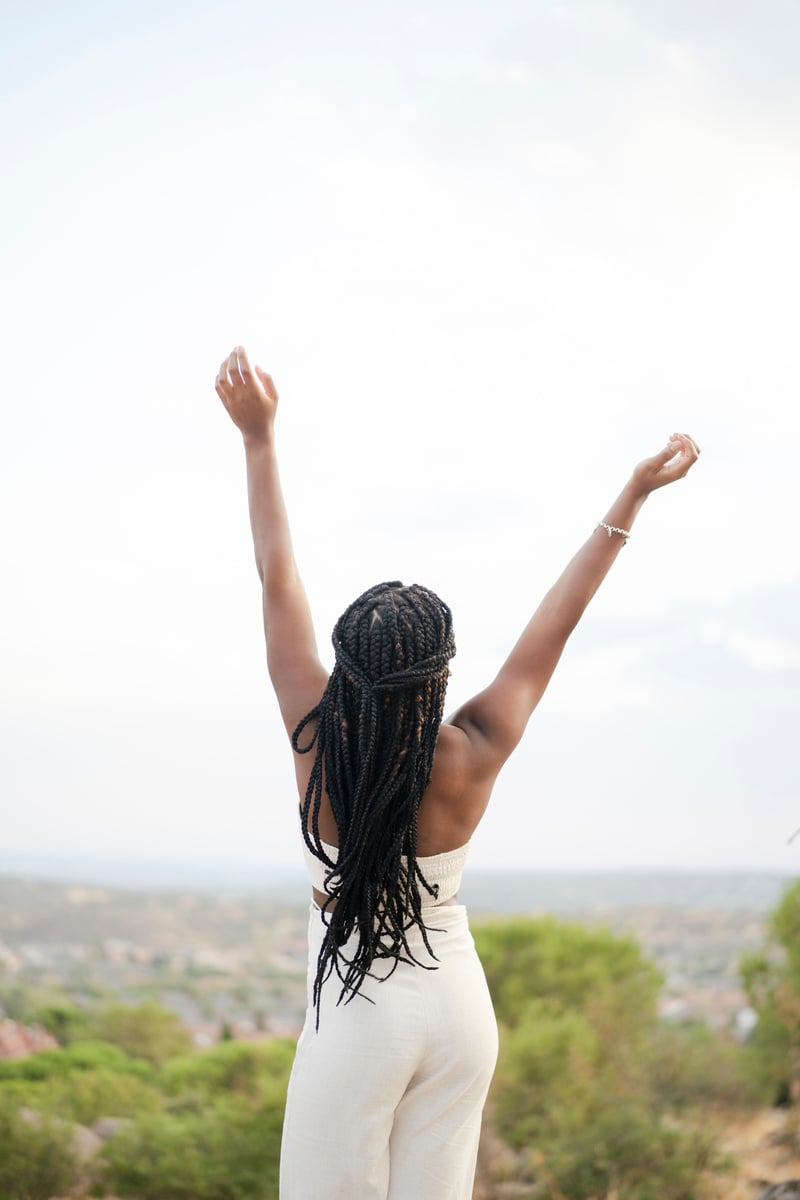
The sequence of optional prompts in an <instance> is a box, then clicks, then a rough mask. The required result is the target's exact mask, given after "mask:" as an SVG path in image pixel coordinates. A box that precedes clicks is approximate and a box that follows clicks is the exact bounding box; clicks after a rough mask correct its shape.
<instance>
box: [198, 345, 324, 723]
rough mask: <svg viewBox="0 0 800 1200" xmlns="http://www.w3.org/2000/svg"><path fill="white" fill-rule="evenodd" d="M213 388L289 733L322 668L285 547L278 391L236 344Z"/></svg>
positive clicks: (309, 702)
mask: <svg viewBox="0 0 800 1200" xmlns="http://www.w3.org/2000/svg"><path fill="white" fill-rule="evenodd" d="M215 386H216V391H217V395H218V396H219V398H220V399H221V400H222V403H223V404H224V405H225V408H226V410H227V412H228V415H229V416H230V418H231V420H232V421H233V423H234V424H235V425H236V427H237V428H238V429H239V430H240V431H241V433H242V437H243V440H244V450H245V461H246V464H247V493H248V499H249V504H250V525H251V528H252V531H253V546H254V549H255V556H256V567H257V569H258V575H259V578H260V580H261V583H262V586H263V602H264V633H265V636H266V642H267V664H268V667H269V674H270V679H271V680H272V686H273V687H274V689H275V694H276V696H277V698H278V704H279V705H280V709H281V715H282V716H283V720H284V724H285V725H286V728H287V730H288V732H289V733H290V734H291V733H292V731H293V730H294V728H295V727H296V725H297V723H298V722H299V721H300V720H301V718H302V717H304V716H305V715H306V713H307V712H308V711H309V710H310V709H312V708H313V707H314V705H315V704H316V703H317V702H318V700H319V698H320V696H321V695H322V692H323V691H324V689H325V684H326V683H327V680H328V675H327V672H326V670H325V668H324V667H323V665H322V663H321V662H320V660H319V655H318V653H317V643H316V638H315V635H314V626H313V623H312V620H311V611H310V609H309V605H308V598H307V596H306V591H305V588H304V586H303V581H302V579H301V578H300V573H299V571H298V569H297V563H296V562H295V557H294V550H293V548H292V537H291V532H290V530H289V518H288V516H287V513H286V505H285V503H284V499H283V491H282V489H281V483H280V476H279V473H278V459H277V454H276V450H275V414H276V412H277V407H278V393H277V391H276V389H275V385H274V383H273V382H272V379H271V378H270V376H269V375H267V374H266V373H265V372H264V371H262V370H261V368H260V367H258V366H257V367H255V368H252V367H251V366H250V362H249V360H248V358H247V354H246V352H245V350H244V349H243V348H242V347H241V346H237V347H236V349H235V350H234V351H233V352H232V353H231V354H230V356H229V357H228V358H226V359H225V360H224V361H223V363H222V365H221V366H220V369H219V374H218V375H217V380H216V384H215Z"/></svg>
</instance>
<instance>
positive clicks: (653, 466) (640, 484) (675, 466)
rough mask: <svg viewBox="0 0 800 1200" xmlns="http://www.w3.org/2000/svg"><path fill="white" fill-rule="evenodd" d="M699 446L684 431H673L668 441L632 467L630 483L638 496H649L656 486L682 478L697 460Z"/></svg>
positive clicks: (663, 485) (662, 485)
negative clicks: (655, 452) (656, 452)
mask: <svg viewBox="0 0 800 1200" xmlns="http://www.w3.org/2000/svg"><path fill="white" fill-rule="evenodd" d="M699 453H700V447H699V446H698V445H697V443H696V442H695V441H694V440H693V439H692V438H690V437H689V435H688V434H686V433H673V435H672V437H671V438H670V439H669V442H668V443H667V445H666V446H665V447H664V449H663V450H660V451H659V453H658V454H654V455H653V457H652V458H645V459H644V460H643V461H642V462H640V463H639V465H638V467H636V468H635V469H634V472H633V476H632V479H631V483H632V485H633V490H634V491H635V492H636V493H637V495H639V496H649V494H650V492H654V491H655V490H656V488H660V487H665V486H666V485H667V484H668V483H674V482H675V480H676V479H683V478H684V476H685V475H686V474H688V472H689V471H690V470H691V468H692V467H693V466H694V464H695V463H696V462H697V457H698V455H699Z"/></svg>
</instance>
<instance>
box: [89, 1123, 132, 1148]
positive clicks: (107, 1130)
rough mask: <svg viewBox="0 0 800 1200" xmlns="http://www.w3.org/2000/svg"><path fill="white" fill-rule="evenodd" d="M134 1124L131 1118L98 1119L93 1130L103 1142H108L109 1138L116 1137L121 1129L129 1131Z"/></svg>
mask: <svg viewBox="0 0 800 1200" xmlns="http://www.w3.org/2000/svg"><path fill="white" fill-rule="evenodd" d="M132 1124H133V1121H132V1120H131V1119H130V1117H98V1118H97V1120H96V1121H95V1122H94V1124H93V1125H92V1126H91V1128H92V1131H93V1132H94V1133H96V1134H97V1136H98V1137H99V1138H100V1140H101V1141H103V1142H107V1141H108V1139H109V1138H112V1137H116V1135H117V1134H118V1133H119V1131H120V1130H121V1129H127V1128H128V1127H129V1126H130V1125H132Z"/></svg>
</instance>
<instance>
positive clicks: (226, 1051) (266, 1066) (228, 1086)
mask: <svg viewBox="0 0 800 1200" xmlns="http://www.w3.org/2000/svg"><path fill="white" fill-rule="evenodd" d="M293 1058H294V1043H293V1042H290V1041H275V1042H266V1043H260V1044H253V1043H250V1042H220V1043H218V1045H216V1046H214V1047H213V1048H212V1049H210V1050H203V1051H199V1052H195V1053H194V1054H187V1055H183V1056H181V1057H180V1058H176V1059H173V1060H172V1062H170V1063H168V1064H167V1066H166V1067H165V1068H164V1073H163V1083H164V1088H165V1090H166V1091H167V1092H168V1093H169V1094H170V1095H172V1096H175V1095H179V1094H180V1093H181V1092H192V1091H199V1092H203V1093H206V1094H210V1093H215V1092H219V1091H228V1092H237V1093H240V1094H242V1095H246V1096H251V1097H252V1096H259V1095H263V1094H264V1092H265V1089H268V1087H269V1084H270V1083H271V1082H272V1081H277V1085H278V1087H279V1089H283V1092H284V1093H285V1091H286V1083H287V1080H288V1078H289V1071H290V1070H291V1065H292V1060H293Z"/></svg>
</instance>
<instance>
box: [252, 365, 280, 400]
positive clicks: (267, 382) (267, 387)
mask: <svg viewBox="0 0 800 1200" xmlns="http://www.w3.org/2000/svg"><path fill="white" fill-rule="evenodd" d="M255 370H256V375H257V376H258V378H259V379H260V380H261V382H262V384H263V385H264V391H265V392H266V393H267V395H268V396H269V398H270V400H277V399H278V389H277V388H276V387H275V384H274V382H273V379H272V376H271V375H268V374H267V372H266V371H265V370H263V368H261V367H260V366H259V365H258V363H256V368H255Z"/></svg>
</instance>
